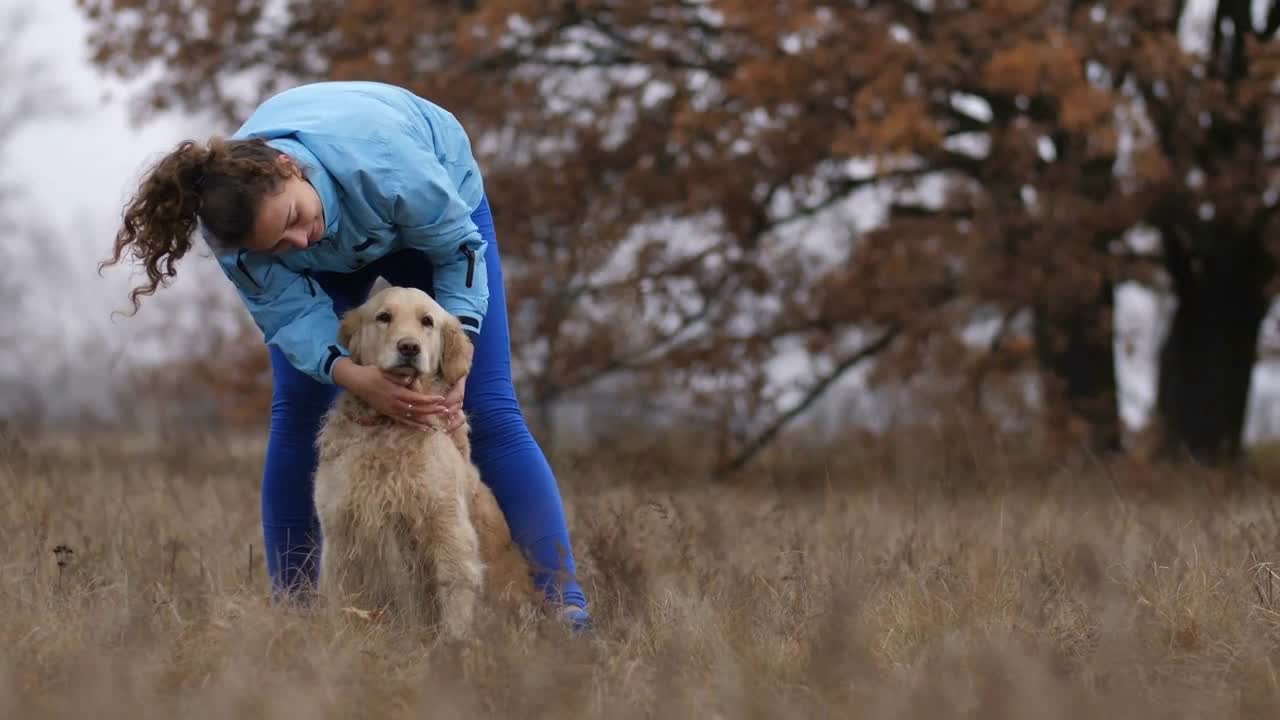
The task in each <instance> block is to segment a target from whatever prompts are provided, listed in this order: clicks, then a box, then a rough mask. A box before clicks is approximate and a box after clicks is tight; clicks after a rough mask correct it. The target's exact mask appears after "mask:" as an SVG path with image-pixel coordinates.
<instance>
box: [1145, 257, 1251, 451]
mask: <svg viewBox="0 0 1280 720" xmlns="http://www.w3.org/2000/svg"><path fill="white" fill-rule="evenodd" d="M1166 247H1167V250H1168V253H1169V263H1170V265H1169V267H1170V270H1171V272H1172V274H1173V275H1174V287H1175V290H1176V292H1177V300H1178V305H1177V309H1176V310H1175V311H1174V316H1173V322H1172V324H1171V327H1170V329H1169V334H1168V336H1167V337H1166V339H1165V342H1164V346H1163V347H1162V348H1161V352H1160V379H1159V385H1158V395H1157V399H1156V413H1157V418H1158V421H1159V424H1160V430H1161V433H1162V435H1163V437H1162V442H1161V446H1162V447H1161V449H1162V452H1163V454H1164V455H1166V456H1184V455H1185V456H1190V457H1191V458H1192V459H1194V460H1196V461H1197V462H1201V463H1204V464H1208V465H1217V464H1221V463H1227V462H1231V461H1233V460H1235V459H1236V458H1238V456H1239V454H1240V449H1241V447H1242V444H1243V435H1244V426H1245V420H1246V415H1247V412H1248V402H1249V390H1250V382H1251V380H1252V376H1253V367H1254V363H1255V362H1256V359H1257V352H1258V335H1259V332H1260V331H1261V327H1262V320H1263V318H1265V317H1266V314H1267V310H1268V307H1269V305H1270V302H1269V300H1270V299H1269V297H1268V296H1267V294H1266V292H1265V288H1266V283H1267V280H1268V278H1269V277H1270V276H1271V274H1272V272H1273V271H1274V263H1273V261H1272V260H1271V259H1270V258H1269V257H1268V256H1267V255H1266V253H1265V252H1264V250H1263V247H1262V242H1261V239H1260V238H1244V237H1238V236H1237V237H1228V236H1225V235H1224V234H1219V235H1218V236H1217V237H1215V238H1214V239H1213V241H1212V244H1211V247H1212V250H1211V251H1209V252H1208V253H1206V254H1204V255H1203V256H1202V257H1204V264H1203V266H1202V268H1201V269H1200V270H1199V272H1196V271H1195V270H1194V269H1192V268H1191V267H1190V266H1189V264H1188V263H1187V262H1186V261H1185V258H1184V255H1183V250H1182V248H1181V246H1180V245H1179V244H1178V243H1166Z"/></svg>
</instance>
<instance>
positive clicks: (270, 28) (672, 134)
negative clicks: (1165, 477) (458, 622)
mask: <svg viewBox="0 0 1280 720" xmlns="http://www.w3.org/2000/svg"><path fill="white" fill-rule="evenodd" d="M80 4H81V5H82V6H83V7H85V8H86V10H87V12H88V14H89V16H90V18H91V19H92V20H93V23H94V27H95V35H94V38H93V49H94V57H95V58H96V59H97V60H98V61H99V62H100V63H101V64H102V65H103V66H104V67H106V68H108V69H110V70H112V71H114V72H117V73H120V74H125V75H133V74H135V73H136V72H138V71H139V70H140V69H142V68H143V67H146V66H149V65H151V64H152V63H162V64H163V70H162V72H160V73H159V74H158V75H157V78H156V80H155V81H154V82H153V83H152V84H151V85H150V86H149V87H148V89H147V91H146V93H145V95H144V96H143V98H142V99H143V100H144V101H145V102H146V103H147V104H148V105H149V106H150V107H154V108H165V107H174V106H178V107H184V108H187V109H195V110H200V111H207V110H210V109H215V110H216V111H218V112H220V113H222V115H223V116H224V117H226V118H227V119H228V121H230V122H233V123H234V122H236V121H237V119H238V118H239V117H241V116H242V115H243V114H244V113H245V112H246V111H247V110H248V109H249V108H250V107H251V106H252V104H253V103H254V102H256V101H257V100H259V99H261V97H262V96H263V95H264V94H266V93H268V92H271V91H274V90H276V89H279V88H281V87H283V86H286V85H289V84H292V83H295V82H299V81H307V80H315V79H322V78H361V79H373V80H382V81H388V82H393V83H398V84H402V85H406V86H408V87H410V88H412V89H414V90H415V91H417V92H419V93H421V94H423V95H425V96H427V97H430V98H432V99H434V100H436V101H438V102H440V103H441V104H443V105H444V106H446V107H448V108H450V109H451V110H453V111H454V112H456V113H457V114H458V115H459V116H460V117H461V118H462V119H463V120H464V122H465V124H466V125H467V127H468V128H470V130H471V132H472V133H473V135H474V138H475V140H476V146H477V148H478V149H479V151H480V153H481V155H482V158H483V164H484V167H485V171H486V182H487V186H488V188H489V191H490V193H491V194H492V197H493V198H494V206H495V214H496V215H497V221H498V222H497V224H498V231H499V239H500V242H501V244H502V246H503V251H504V256H505V257H506V258H508V260H507V262H508V266H509V268H508V275H507V277H508V282H509V284H510V287H509V293H510V297H509V300H510V303H511V313H512V317H513V318H514V319H515V320H514V321H513V333H514V338H513V340H514V342H515V344H516V347H517V355H518V356H519V357H520V360H519V361H518V362H520V363H521V371H522V372H524V374H525V375H524V378H525V381H526V382H527V385H526V386H525V387H527V388H528V390H527V392H528V394H529V397H530V400H531V401H532V402H533V403H535V404H537V403H546V402H550V401H552V400H555V399H557V398H559V397H561V396H562V395H564V394H565V393H568V392H570V391H572V390H574V389H577V388H583V387H586V386H589V385H591V384H592V383H595V382H598V381H600V380H603V379H606V378H610V377H614V376H628V377H631V378H633V379H637V380H639V381H641V382H642V383H644V385H643V386H645V387H650V388H654V389H658V390H665V391H668V392H670V393H673V395H672V397H674V398H677V399H680V398H686V397H688V395H689V394H690V392H693V393H694V401H695V407H696V408H699V409H705V410H706V414H707V418H708V420H714V421H716V422H723V423H727V424H728V427H726V428H724V429H723V433H724V434H725V435H726V436H731V437H734V438H737V439H736V440H734V441H733V442H731V443H729V444H728V445H727V446H726V449H725V462H726V464H727V465H733V464H735V463H739V462H741V461H742V460H744V459H747V458H749V456H750V454H751V453H752V452H753V450H752V448H758V447H760V445H759V442H758V441H759V440H760V439H762V438H767V437H769V436H770V435H771V434H773V433H776V431H777V430H778V428H779V427H780V426H781V425H782V424H785V423H786V422H788V421H789V420H790V419H791V418H794V417H796V416H797V415H798V414H799V413H800V412H802V411H803V410H804V409H805V408H806V407H808V403H810V402H813V401H814V398H815V397H816V396H817V395H820V394H821V392H823V391H825V389H826V388H829V387H831V386H832V385H833V384H834V382H835V381H837V380H838V379H839V378H840V377H841V376H842V375H843V374H845V373H847V372H849V371H850V370H851V369H852V368H854V367H856V366H857V365H859V364H860V363H862V362H869V361H871V360H872V358H878V362H877V366H878V370H879V372H878V373H877V377H878V378H880V379H881V380H882V381H883V382H911V381H913V379H920V378H921V377H922V376H921V373H928V375H927V376H926V377H924V379H929V380H931V381H933V380H941V381H943V382H951V383H952V384H953V385H954V387H955V389H956V391H957V392H960V393H963V395H962V396H967V397H972V398H974V402H975V403H976V404H977V405H982V404H983V402H984V393H985V391H984V388H985V387H986V383H987V382H988V381H989V380H990V379H991V377H992V375H993V374H996V375H1006V376H1007V375H1009V374H1010V373H1016V372H1025V371H1031V372H1034V373H1037V374H1039V375H1040V376H1041V377H1042V379H1043V380H1044V382H1043V383H1042V384H1043V387H1044V388H1045V390H1046V395H1045V402H1046V403H1047V406H1046V409H1047V411H1048V413H1047V415H1046V416H1045V417H1046V419H1047V420H1048V422H1049V424H1050V426H1051V427H1060V428H1068V427H1084V428H1088V430H1086V431H1085V432H1084V436H1085V437H1086V438H1087V439H1086V444H1088V445H1089V446H1090V447H1091V448H1093V449H1115V448H1116V447H1118V445H1119V437H1120V421H1119V416H1118V411H1117V403H1116V401H1115V395H1116V393H1115V375H1114V367H1113V366H1114V358H1113V353H1112V349H1111V348H1112V340H1111V335H1112V330H1111V314H1112V308H1111V304H1112V300H1111V291H1112V289H1113V288H1114V287H1115V286H1116V285H1117V284H1118V283H1120V282H1123V281H1125V280H1129V279H1145V278H1148V277H1150V276H1151V274H1152V273H1151V270H1152V268H1153V266H1161V265H1168V264H1169V263H1171V262H1173V260H1170V259H1169V258H1168V257H1167V256H1165V257H1157V258H1133V257H1131V256H1132V253H1129V252H1127V251H1121V252H1117V248H1122V247H1123V237H1124V235H1125V233H1126V232H1127V231H1129V230H1131V229H1132V228H1134V227H1135V226H1140V225H1148V226H1153V227H1156V228H1157V229H1158V230H1159V231H1160V232H1162V233H1163V234H1164V235H1165V238H1166V241H1167V240H1168V238H1170V237H1178V236H1179V233H1180V232H1183V231H1184V230H1186V229H1188V228H1189V229H1190V230H1191V231H1192V232H1193V233H1196V234H1198V235H1200V236H1207V237H1208V238H1212V237H1214V234H1213V233H1214V232H1215V231H1214V228H1216V227H1218V226H1219V225H1220V224H1221V223H1237V222H1239V223H1244V224H1246V225H1247V226H1248V227H1250V228H1253V227H1255V226H1257V227H1260V226H1265V225H1266V219H1267V218H1269V216H1270V212H1271V208H1272V207H1274V204H1271V205H1267V204H1265V203H1262V201H1261V198H1262V197H1263V192H1264V185H1265V182H1267V178H1268V177H1269V175H1268V172H1267V171H1266V169H1265V162H1266V161H1264V160H1262V159H1261V158H1260V157H1259V156H1258V153H1257V152H1256V148H1257V147H1258V145H1257V144H1256V143H1255V142H1254V141H1260V140H1261V137H1262V136H1261V134H1260V128H1261V125H1260V124H1259V120H1258V118H1259V117H1261V115H1259V113H1258V111H1259V110H1260V109H1261V108H1262V107H1264V106H1265V105H1266V103H1268V102H1270V98H1271V97H1272V92H1273V91H1272V90H1271V89H1270V88H1269V87H1268V86H1266V85H1265V84H1264V82H1263V78H1265V77H1269V76H1268V75H1266V72H1267V68H1270V67H1272V66H1274V65H1275V64H1276V62H1277V61H1276V59H1275V52H1274V51H1273V50H1271V49H1269V47H1268V46H1266V45H1265V44H1261V43H1259V42H1256V41H1257V40H1262V39H1264V37H1263V36H1262V35H1259V36H1257V37H1256V38H1254V37H1253V36H1250V37H1251V39H1250V40H1249V41H1248V43H1247V44H1246V45H1243V46H1242V48H1243V49H1242V50H1241V52H1243V53H1246V54H1248V56H1249V57H1250V58H1253V59H1255V60H1256V61H1255V62H1254V63H1253V65H1252V66H1251V67H1252V69H1251V70H1250V71H1249V72H1247V73H1245V74H1243V75H1239V74H1237V76H1230V77H1231V78H1233V79H1227V80H1224V79H1223V78H1226V77H1228V76H1223V75H1215V74H1214V73H1213V72H1210V73H1209V74H1207V75H1206V74H1205V73H1204V72H1201V69H1202V68H1201V65H1200V64H1199V61H1197V60H1195V59H1194V58H1193V57H1191V56H1190V55H1188V54H1187V53H1185V52H1184V51H1183V50H1182V49H1181V48H1180V47H1179V46H1178V44H1177V39H1176V37H1175V35H1174V31H1175V29H1176V27H1177V21H1178V19H1179V17H1180V13H1181V12H1182V4H1181V3H1177V4H1174V3H1161V2H1157V3H1150V2H1138V1H1136V0H1132V1H1126V2H1118V3H1108V4H1105V5H1097V4H1094V5H1082V4H1078V3H1068V2H1061V1H1054V0H1002V1H998V2H997V1H990V2H954V3H935V4H934V5H933V7H932V9H928V10H925V9H921V6H920V5H919V4H917V3H910V2H902V3H872V4H862V3H844V4H830V3H819V2H814V1H810V0H791V1H789V2H777V3H764V2H742V1H737V0H734V1H730V0H720V1H718V2H709V3H692V2H674V3H673V2H655V1H648V0H646V1H641V2H626V3H617V2H610V1H607V0H589V1H586V2H570V3H560V2H554V3H553V2H545V1H539V0H477V1H476V2H469V3H447V4H445V3H432V4H421V3H411V2H376V3H375V2H351V3H303V2H291V3H288V6H287V12H285V13H284V14H282V15H281V16H280V17H279V18H266V17H264V16H263V11H262V10H261V9H260V8H258V7H256V6H250V5H246V4H243V3H234V2H229V1H228V0H200V1H199V2H193V3H187V4H184V5H182V6H179V5H177V4H172V3H162V2H157V1H156V0H151V1H148V2H143V1H140V0H139V1H135V2H123V1H120V0H116V1H114V2H112V1H109V0H80ZM1238 4H1239V3H1236V5H1238ZM1246 4H1247V3H1246ZM863 5H866V7H864V6H863ZM1175 5H1176V7H1175ZM1224 6H1231V7H1235V5H1233V4H1232V3H1224ZM1228 10H1229V11H1231V12H1235V10H1231V8H1230V7H1229V8H1228ZM1099 14H1101V17H1099ZM1272 14H1275V13H1274V11H1273V13H1272ZM1270 18H1271V16H1270V15H1269V16H1268V27H1269V26H1270ZM1269 37H1270V34H1269V33H1268V34H1266V35H1265V39H1269ZM263 71H265V72H263ZM255 73H258V74H255ZM249 75H252V76H253V77H255V78H261V79H260V80H258V81H257V84H256V86H255V87H256V89H255V91H254V92H251V93H249V94H248V95H237V94H236V93H235V91H234V90H233V88H235V87H237V84H236V82H237V81H238V80H240V79H242V78H244V77H247V76H249ZM1135 88H1136V90H1135ZM1139 101H1141V103H1139ZM974 103H977V104H980V105H982V106H983V108H985V109H982V110H979V111H978V112H974V111H971V110H970V109H969V107H970V106H972V105H973V104H974ZM1205 112H1208V113H1210V114H1211V115H1212V116H1213V117H1215V118H1221V119H1222V121H1224V122H1227V123H1234V125H1233V127H1239V129H1240V133H1241V134H1239V135H1238V136H1236V135H1233V136H1232V137H1238V139H1237V140H1236V141H1233V142H1232V143H1229V144H1228V145H1225V146H1224V145H1223V144H1222V142H1221V141H1220V140H1219V139H1217V138H1216V136H1215V133H1217V132H1218V130H1216V129H1214V128H1206V127H1203V126H1201V125H1200V124H1199V118H1200V117H1202V114H1203V113H1205ZM1135 123H1136V124H1135ZM1126 136H1129V137H1133V138H1134V139H1135V142H1136V145H1135V146H1134V148H1133V151H1132V152H1129V151H1128V150H1126V148H1125V146H1124V145H1123V144H1122V138H1124V137H1126ZM975 141H976V142H979V143H985V145H986V148H985V149H981V148H980V149H979V150H977V151H973V150H971V149H968V148H967V147H965V145H964V143H969V142H975ZM1197 167H1205V168H1206V169H1207V170H1208V178H1209V180H1208V182H1206V183H1205V184H1203V185H1202V186H1200V187H1198V188H1189V187H1187V186H1185V185H1184V181H1185V179H1186V178H1187V177H1188V173H1189V171H1190V170H1192V169H1193V168H1197ZM934 190H940V191H941V192H939V193H938V197H928V196H926V195H925V194H926V193H927V194H930V195H932V194H933V193H934ZM873 196H874V197H876V198H878V199H882V200H888V201H889V208H888V209H889V212H888V214H887V216H886V218H885V220H884V222H883V223H881V224H880V225H879V226H878V227H876V228H874V229H873V230H871V231H869V232H862V231H861V230H860V229H859V227H858V223H856V222H855V221H853V220H852V219H850V218H851V216H852V215H853V213H854V212H856V208H857V207H858V205H857V203H860V202H867V201H869V200H870V199H871V198H872V197H873ZM1204 202H1213V203H1215V204H1216V206H1217V207H1218V208H1220V210H1219V214H1218V216H1217V217H1218V218H1219V220H1217V221H1214V223H1217V225H1215V224H1214V223H1206V222H1204V221H1202V220H1201V219H1199V218H1198V217H1197V216H1196V215H1194V212H1195V208H1197V207H1199V206H1200V205H1201V204H1202V203H1204ZM1175 210H1176V213H1175V214H1173V215H1170V212H1173V211H1175ZM1171 217H1172V218H1175V219H1174V220H1172V221H1171V220H1169V218H1171ZM1233 227H1234V226H1233ZM1237 229H1238V228H1237ZM1193 247H1194V249H1192V248H1191V247H1189V248H1187V251H1188V252H1212V248H1213V247H1214V244H1213V242H1212V241H1210V242H1197V243H1196V244H1194V246H1193ZM1192 265H1193V266H1194V263H1192ZM1173 272H1174V274H1176V268H1175V269H1173ZM1260 272H1261V274H1262V275H1265V276H1266V277H1267V278H1269V277H1270V276H1271V272H1270V270H1269V269H1265V268H1263V270H1262V271H1260ZM1179 287H1187V286H1186V284H1185V283H1184V284H1183V285H1180V286H1179ZM977 322H988V323H990V324H993V325H994V327H995V330H994V332H992V333H990V334H989V335H990V337H989V340H986V341H984V342H981V343H974V342H972V341H961V339H960V338H961V336H962V335H963V334H964V333H965V332H966V331H968V330H969V329H970V328H971V326H972V325H973V324H974V323H977ZM890 339H891V340H890ZM796 343H798V344H799V345H801V346H802V347H804V348H805V351H806V354H807V355H806V361H807V362H809V363H811V365H810V369H807V370H805V369H801V370H797V371H796V372H795V373H794V374H795V375H797V376H798V380H797V381H796V385H795V387H794V388H793V389H794V390H795V391H796V392H795V393H794V394H793V395H794V397H793V396H791V395H786V394H785V393H784V390H785V389H786V388H784V387H781V386H780V385H779V383H778V382H777V381H770V380H769V379H768V377H767V374H766V371H765V365H766V363H768V362H771V361H772V360H774V359H775V358H776V357H777V356H778V355H779V354H780V353H782V352H783V351H784V350H785V349H786V348H788V347H792V346H793V345H795V344H796ZM1028 343H1031V345H1032V347H1033V348H1034V352H1026V348H1027V344H1028ZM1233 372H1234V371H1233ZM1246 375H1247V373H1246ZM692 377H700V378H704V379H705V378H711V379H714V382H707V383H705V384H703V385H700V386H699V387H704V388H714V390H708V391H706V392H699V391H696V390H695V391H690V390H688V389H687V388H686V387H685V386H684V385H683V384H682V383H681V380H682V379H684V378H692ZM1245 382H1246V386H1247V379H1246V380H1245ZM815 390H816V391H818V392H817V393H816V394H815V393H814V391H815ZM797 398H798V399H797ZM1241 412H1242V410H1241ZM1074 437H1075V436H1074V435H1073V436H1072V438H1074ZM1069 442H1076V440H1075V439H1071V440H1069Z"/></svg>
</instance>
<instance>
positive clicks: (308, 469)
mask: <svg viewBox="0 0 1280 720" xmlns="http://www.w3.org/2000/svg"><path fill="white" fill-rule="evenodd" d="M472 219H473V220H475V223H476V225H478V226H479V227H480V232H481V233H482V234H483V235H484V237H485V240H486V241H487V242H488V249H487V251H486V253H485V264H486V267H487V269H488V279H489V293H490V295H489V309H488V312H487V313H486V314H485V321H484V326H483V329H482V330H481V332H480V335H479V337H478V338H476V341H475V342H476V345H475V356H474V361H473V365H472V370H471V374H470V376H468V378H467V392H466V395H465V397H464V399H463V409H464V410H465V411H466V412H467V414H468V417H469V419H470V421H471V427H472V434H471V455H472V459H473V460H474V461H475V463H476V466H477V467H478V468H479V469H480V477H481V478H482V479H483V481H484V482H485V484H486V485H488V486H489V487H490V488H491V489H492V490H493V494H494V496H495V497H496V499H497V501H498V505H499V507H501V508H502V512H503V514H504V515H505V516H506V518H507V523H508V524H509V525H510V526H511V534H512V536H513V537H514V539H515V541H516V543H517V544H518V545H520V546H521V547H522V548H523V549H524V552H525V555H526V556H527V557H529V559H530V560H531V561H532V563H533V565H534V581H535V583H536V584H537V585H538V587H539V588H540V589H541V590H542V591H543V593H544V594H545V595H546V596H547V597H548V598H549V599H551V600H553V601H555V602H563V603H566V604H569V605H576V606H577V607H580V608H585V607H586V598H585V596H584V595H583V592H582V588H581V587H580V586H579V584H578V582H577V580H576V570H575V568H574V560H573V552H572V549H571V545H570V543H569V530H568V527H567V525H566V523H565V517H564V507H563V505H562V504H561V500H560V490H559V488H558V487H557V486H556V479H555V476H554V475H553V474H552V472H551V467H550V465H549V464H548V463H547V459H546V457H545V456H544V455H543V453H542V449H541V448H540V447H539V446H538V443H537V441H535V440H534V439H533V436H532V435H531V434H530V432H529V427H528V426H527V425H526V424H525V420H524V415H523V413H522V411H521V409H520V404H519V402H518V401H517V399H516V392H515V387H514V385H513V384H512V380H511V337H510V333H509V331H508V327H507V305H506V292H505V289H504V287H503V281H502V264H501V261H500V259H499V255H498V242H497V238H496V236H495V233H494V228H493V216H492V215H491V214H490V211H489V204H488V201H487V199H486V200H484V201H482V202H481V204H480V207H478V208H477V209H476V211H475V213H474V214H473V215H472ZM379 275H381V276H382V277H384V278H386V279H387V281H388V282H390V283H391V284H393V285H402V286H409V287H416V288H421V289H423V290H425V291H427V292H428V293H429V292H431V289H432V287H433V283H432V268H431V263H430V262H429V261H428V260H427V258H426V256H425V255H423V254H422V253H418V252H414V251H403V252H399V253H394V254H391V255H387V256H385V257H383V258H381V259H380V260H378V261H376V262H374V263H371V264H369V265H368V266H366V267H364V268H362V269H361V270H360V271H358V272H355V273H350V274H339V273H316V274H315V275H314V277H315V278H316V280H317V282H319V284H320V286H321V287H323V288H324V290H325V291H326V292H327V293H328V294H329V296H330V297H331V298H332V300H333V306H334V310H335V311H336V312H337V313H338V314H339V315H341V314H342V313H344V312H345V311H347V310H348V309H350V308H352V307H355V306H357V305H359V304H360V303H362V302H364V300H365V299H366V298H367V297H368V294H369V290H370V289H371V288H372V286H373V282H374V280H375V279H377V277H378V276H379ZM270 352H271V368H272V374H273V377H274V380H275V386H274V393H273V396H272V400H271V434H270V438H269V440H268V444H267V459H266V467H265V469H264V472H263V478H262V529H263V535H264V539H265V541H266V555H267V571H268V572H269V573H270V575H271V583H272V589H273V593H274V594H276V595H280V594H290V595H292V594H295V593H297V592H298V591H303V592H305V591H309V590H311V589H313V588H314V586H315V582H316V575H317V561H318V559H319V552H318V540H319V535H320V527H319V521H318V520H317V519H316V515H315V507H314V505H313V500H312V491H313V488H314V482H313V473H314V471H315V466H316V448H315V439H316V433H317V431H318V429H319V424H320V419H321V417H322V416H323V415H324V413H325V411H327V410H328V409H329V406H330V404H331V403H332V402H333V400H334V398H335V397H337V394H338V393H339V392H341V388H338V387H337V386H334V385H326V384H324V383H320V382H317V381H316V380H313V379H312V378H310V377H308V376H306V375H304V374H303V373H302V372H300V371H298V370H297V369H296V368H294V367H293V366H292V365H291V364H290V363H289V361H288V360H287V359H285V357H284V355H283V354H282V353H281V352H280V351H279V350H278V349H276V348H274V347H273V348H271V349H270Z"/></svg>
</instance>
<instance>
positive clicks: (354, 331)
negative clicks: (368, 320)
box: [338, 305, 364, 365]
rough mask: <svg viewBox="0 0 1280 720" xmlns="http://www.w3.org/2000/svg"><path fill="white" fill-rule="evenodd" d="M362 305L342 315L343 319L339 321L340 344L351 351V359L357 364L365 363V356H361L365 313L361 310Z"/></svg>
mask: <svg viewBox="0 0 1280 720" xmlns="http://www.w3.org/2000/svg"><path fill="white" fill-rule="evenodd" d="M362 307H363V306H362V305H361V306H356V307H354V308H351V309H350V310H348V311H347V312H346V314H344V315H343V316H342V321H341V322H339V323H338V344H340V345H342V346H343V347H345V348H346V349H347V352H349V353H351V361H352V362H354V363H356V364H357V365H362V364H363V362H362V360H363V358H361V356H360V326H361V325H362V324H363V322H364V320H363V318H364V313H362V312H361V308H362Z"/></svg>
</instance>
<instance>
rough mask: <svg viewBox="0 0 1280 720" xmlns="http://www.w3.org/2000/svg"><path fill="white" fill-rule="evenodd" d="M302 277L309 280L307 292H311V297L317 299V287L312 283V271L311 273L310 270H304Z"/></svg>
mask: <svg viewBox="0 0 1280 720" xmlns="http://www.w3.org/2000/svg"><path fill="white" fill-rule="evenodd" d="M302 277H304V278H306V279H307V290H309V291H311V297H315V296H316V285H315V283H314V282H312V280H311V271H310V270H303V271H302Z"/></svg>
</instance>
